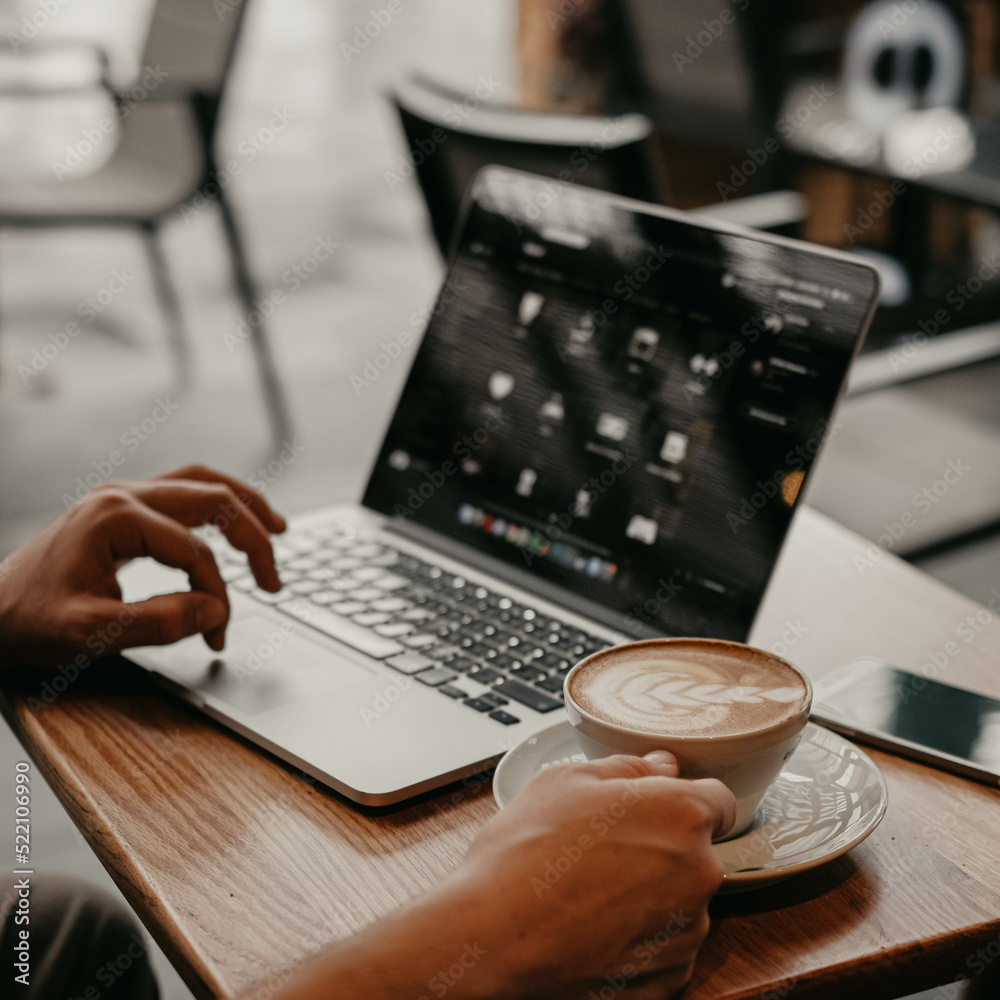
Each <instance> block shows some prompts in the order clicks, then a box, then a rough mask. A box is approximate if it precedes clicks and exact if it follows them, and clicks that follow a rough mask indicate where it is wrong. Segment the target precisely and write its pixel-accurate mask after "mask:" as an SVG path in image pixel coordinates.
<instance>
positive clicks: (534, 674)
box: [510, 663, 546, 682]
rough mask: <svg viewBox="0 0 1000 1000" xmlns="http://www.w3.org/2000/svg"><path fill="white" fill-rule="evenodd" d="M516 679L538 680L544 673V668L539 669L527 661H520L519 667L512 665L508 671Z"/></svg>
mask: <svg viewBox="0 0 1000 1000" xmlns="http://www.w3.org/2000/svg"><path fill="white" fill-rule="evenodd" d="M510 672H511V673H512V674H513V675H514V676H515V677H517V678H518V680H522V681H529V682H532V681H540V680H542V679H543V678H544V677H545V676H546V674H545V671H544V670H539V669H538V668H537V667H532V666H529V665H528V664H527V663H522V664H521V666H519V667H512V668H511V671H510Z"/></svg>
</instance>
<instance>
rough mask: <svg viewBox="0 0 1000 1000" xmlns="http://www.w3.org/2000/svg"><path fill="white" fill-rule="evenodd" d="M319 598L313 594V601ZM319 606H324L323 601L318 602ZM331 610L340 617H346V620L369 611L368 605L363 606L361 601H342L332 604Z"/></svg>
mask: <svg viewBox="0 0 1000 1000" xmlns="http://www.w3.org/2000/svg"><path fill="white" fill-rule="evenodd" d="M317 597H319V594H313V596H312V600H313V601H315V600H316V598H317ZM317 603H318V604H322V601H317ZM330 610H331V611H335V612H336V613H337V614H338V615H344V617H345V618H350V617H351V615H360V614H361V612H362V611H367V610H368V605H367V604H362V603H361V601H340V602H339V603H337V604H331V605H330Z"/></svg>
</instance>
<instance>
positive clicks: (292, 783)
mask: <svg viewBox="0 0 1000 1000" xmlns="http://www.w3.org/2000/svg"><path fill="white" fill-rule="evenodd" d="M866 546H867V543H865V542H863V541H862V540H861V539H859V538H858V537H856V536H854V535H852V534H850V533H849V532H847V531H846V530H845V529H843V528H841V527H839V526H837V525H835V524H834V523H833V522H831V521H828V520H827V519H825V518H824V517H822V516H821V515H819V514H817V513H816V512H814V511H812V510H809V509H804V510H802V511H801V513H800V515H799V517H798V519H797V521H796V524H795V526H794V528H793V531H792V535H791V537H790V539H789V542H788V545H787V546H786V548H785V551H784V553H783V555H782V559H781V563H780V565H779V567H778V570H777V572H776V574H775V578H774V582H773V584H772V587H771V590H770V592H769V594H768V596H767V599H766V602H765V606H764V608H763V610H762V613H761V616H760V618H759V621H758V625H757V627H756V628H755V630H754V634H753V636H752V641H753V642H755V643H756V644H757V645H761V646H770V645H772V644H773V643H776V642H781V641H786V642H788V643H789V648H788V652H787V655H788V656H789V658H791V659H792V660H793V661H795V662H797V663H798V664H799V665H801V666H802V667H803V668H805V669H806V670H807V671H808V672H809V673H810V674H811V675H812V676H813V677H818V676H820V675H821V674H823V673H824V672H825V671H827V670H829V669H830V668H832V667H835V666H837V665H838V664H841V663H843V662H845V661H847V660H848V659H850V658H852V657H855V656H858V655H860V654H872V655H875V656H879V657H882V658H884V659H886V660H888V661H889V662H892V663H896V664H898V665H900V666H903V667H908V668H911V669H920V668H921V666H922V665H923V664H924V663H925V662H926V661H927V659H928V656H929V654H932V653H934V654H939V653H940V652H941V651H943V650H945V649H946V648H948V649H952V650H954V651H955V655H953V656H948V654H947V653H945V654H944V655H945V656H946V658H947V659H948V661H949V662H948V665H947V667H946V669H945V670H944V672H943V674H942V675H941V676H942V678H943V679H944V680H946V681H954V682H956V683H959V684H965V685H969V686H973V687H976V688H979V689H981V690H983V691H985V692H988V693H991V694H993V695H1000V623H998V621H997V620H996V619H995V617H994V616H993V615H990V614H989V613H987V612H981V619H980V623H978V624H977V626H976V627H977V628H978V629H979V631H978V633H977V634H976V635H975V637H974V640H973V641H970V642H967V641H965V639H964V638H963V637H962V636H961V635H960V634H959V632H958V631H957V629H958V628H959V626H960V625H961V623H962V622H963V621H965V620H966V619H967V618H968V616H970V615H972V616H975V614H976V613H977V611H980V608H979V606H978V605H976V604H975V603H974V602H972V601H970V600H968V599H966V598H964V597H962V596H960V595H958V594H956V593H955V592H953V591H951V590H949V589H948V588H946V587H944V586H942V585H940V584H938V583H936V582H935V581H934V580H932V579H930V578H929V577H927V576H925V575H924V574H922V573H920V572H919V571H918V570H916V569H914V568H912V567H911V566H909V565H907V564H906V563H903V562H901V561H900V560H898V559H896V558H895V557H893V556H891V555H889V554H885V555H882V556H881V558H879V559H878V560H877V561H875V562H874V563H873V564H871V565H869V566H867V568H859V564H858V563H856V560H857V559H858V558H864V553H865V550H866ZM998 586H1000V579H998ZM998 606H1000V602H998ZM795 633H799V634H800V635H799V638H798V639H795V638H794V636H795ZM783 636H784V639H783ZM948 643H954V644H955V645H954V646H951V647H947V646H946V644H948ZM97 670H98V668H97V667H94V668H91V671H89V672H88V673H92V676H91V677H88V678H87V688H86V689H85V688H84V687H83V686H80V685H75V686H74V688H73V689H72V690H71V691H69V692H67V693H66V694H64V695H62V696H61V697H60V698H59V699H58V700H57V701H56V703H55V704H54V705H53V706H51V707H49V708H46V709H45V710H44V711H41V712H39V713H38V714H37V715H33V714H32V713H31V712H30V711H29V710H28V709H27V707H26V705H25V702H24V699H23V695H21V694H16V693H12V692H10V691H8V692H7V696H6V711H7V715H8V718H9V720H10V721H11V723H12V725H13V726H14V727H15V729H16V730H17V732H18V734H19V736H20V738H21V739H22V740H23V741H24V743H25V745H26V746H27V748H28V751H29V752H30V754H31V756H32V758H33V759H34V760H35V762H36V763H37V765H38V767H39V768H40V769H41V771H42V772H43V773H44V774H45V776H46V778H47V779H48V780H49V782H50V783H51V784H52V786H53V788H54V789H55V790H56V792H57V794H58V795H59V798H60V799H61V800H62V802H63V804H64V805H65V806H66V808H67V809H68V810H69V813H70V815H71V816H72V817H73V819H74V821H75V822H76V823H77V825H78V826H79V827H80V829H81V830H82V831H83V833H84V835H85V836H86V837H87V839H88V841H89V843H90V844H91V846H92V847H93V849H94V850H95V851H96V852H97V854H98V856H99V857H100V859H101V861H102V862H103V863H104V865H105V866H106V867H107V869H108V870H109V871H110V873H111V874H112V876H113V877H114V879H115V880H116V882H117V883H118V885H119V886H120V887H121V889H122V891H123V892H124V894H125V896H126V897H127V898H128V900H129V901H130V903H131V904H132V905H133V906H134V907H135V909H136V911H137V912H138V914H139V916H140V917H141V918H142V920H143V921H144V923H145V924H146V926H147V927H148V928H149V930H150V931H151V932H152V934H153V936H154V937H155V938H156V940H157V941H158V942H159V944H160V945H161V946H162V947H163V949H164V950H165V951H166V953H167V954H168V955H169V956H170V958H171V959H172V960H173V962H174V963H175V964H176V965H177V967H178V969H179V970H180V972H181V974H182V975H183V976H184V978H185V979H186V980H187V982H188V984H189V985H190V987H191V988H192V990H193V991H194V992H195V994H196V995H198V996H199V997H223V996H232V995H233V994H236V993H238V992H239V991H240V990H242V989H244V988H245V987H247V986H249V985H250V984H251V983H252V982H254V981H255V980H259V979H267V978H268V977H273V976H274V975H275V974H276V973H278V972H279V971H280V970H283V969H287V968H288V967H289V966H294V965H296V964H298V963H299V962H300V961H302V959H303V957H304V956H305V955H306V954H308V953H309V952H311V951H314V950H316V949H317V948H320V947H321V946H323V945H324V944H326V943H327V942H330V941H333V940H337V939H340V938H343V937H345V936H347V935H350V934H352V933H353V932H355V931H356V930H358V928H360V927H362V926H364V925H365V924H367V923H369V922H370V921H372V920H374V919H376V918H378V917H379V916H381V915H382V914H385V913H387V912H389V911H390V910H392V909H393V908H394V907H397V906H399V905H400V904H401V903H402V902H403V901H404V900H406V899H407V898H409V897H411V896H413V895H415V894H417V893H419V892H420V891H421V890H423V889H426V888H427V887H428V886H430V885H432V884H433V883H434V882H436V881H437V880H438V879H440V878H442V877H443V876H444V875H445V874H446V873H447V872H448V871H450V870H451V869H452V868H454V867H455V865H456V864H457V863H458V860H459V859H460V858H461V856H462V854H463V852H464V850H465V847H466V845H467V844H468V842H469V840H470V839H471V838H472V837H474V836H475V834H476V830H477V829H478V828H479V827H480V826H481V825H482V823H483V822H485V821H486V820H487V819H488V818H489V817H490V816H491V815H492V814H493V813H494V811H495V809H496V807H495V805H494V803H493V797H492V795H491V792H490V788H489V784H488V782H474V783H470V784H467V785H466V787H463V788H460V789H458V790H455V789H451V790H448V791H447V792H445V793H442V794H440V795H438V796H433V797H428V798H426V799H424V800H423V801H421V802H419V803H416V804H412V805H409V806H408V807H406V808H404V809H399V810H396V811H393V812H382V813H374V812H370V811H367V812H366V811H361V810H359V809H357V808H356V807H354V806H352V805H351V804H349V803H347V802H346V801H344V800H343V799H341V798H339V797H337V796H336V795H335V794H333V793H331V792H328V791H327V790H325V789H324V788H322V787H319V786H317V785H315V784H313V783H311V782H310V781H306V780H303V778H302V776H301V775H300V774H297V773H296V772H294V771H293V770H292V769H291V768H289V767H287V766H285V765H283V764H282V763H280V762H278V761H276V760H275V759H273V758H271V757H269V756H267V755H265V754H264V753H262V752H260V751H258V750H256V749H255V748H253V747H251V746H250V745H249V744H247V743H245V742H243V741H242V740H240V739H239V738H237V737H235V736H233V735H231V734H229V733H227V732H226V731H225V730H223V729H222V728H220V727H218V726H216V725H215V724H213V723H212V722H210V721H208V720H206V719H205V718H203V717H201V716H200V715H198V714H197V713H196V712H194V711H192V710H190V709H188V708H187V707H185V706H184V705H181V704H179V703H175V702H174V701H172V700H170V699H169V698H167V697H166V696H164V695H162V694H160V693H158V692H156V691H154V690H152V689H149V688H147V687H146V686H145V683H144V681H142V680H141V679H140V678H139V677H137V676H136V674H135V673H134V672H125V673H123V672H122V671H121V669H120V668H119V669H117V670H116V669H114V668H113V667H112V668H109V669H108V670H107V671H105V672H104V673H103V674H98V673H97ZM872 756H873V757H874V758H875V760H876V761H877V762H878V764H879V766H880V767H881V768H882V771H883V773H884V774H885V777H886V780H887V782H888V784H889V790H890V796H891V798H890V804H889V810H888V813H887V815H886V817H885V819H884V821H883V822H882V825H881V826H880V827H879V828H878V830H876V831H875V833H874V834H873V835H872V836H871V837H870V838H869V839H868V840H867V841H866V842H865V843H864V844H862V845H861V846H860V847H858V848H857V849H855V850H854V851H853V852H851V853H850V854H849V855H847V856H846V857H844V858H841V859H839V860H837V861H835V862H833V863H831V864H829V865H827V866H825V867H823V868H821V869H818V870H817V871H815V872H811V873H806V874H804V875H800V876H798V877H796V878H794V879H791V880H790V881H787V882H785V883H783V884H781V885H778V886H774V887H772V888H770V889H764V890H761V891H759V892H756V893H750V894H748V895H745V896H730V897H726V898H719V899H717V900H716V902H715V903H714V904H713V915H714V920H713V922H712V929H711V933H710V936H709V938H708V941H707V942H706V944H705V947H704V949H703V951H702V953H701V956H700V959H699V961H698V965H697V968H696V971H695V975H694V980H693V982H692V984H691V986H690V988H689V990H688V993H687V994H686V995H687V997H690V998H703V997H726V998H743V997H754V996H758V995H760V994H762V993H765V991H771V992H770V993H767V996H768V997H769V998H770V1000H774V998H777V997H781V996H785V995H786V994H788V993H789V992H792V991H793V995H794V997H795V998H802V1000H806V998H809V997H814V996H820V995H824V996H837V997H841V996H850V997H852V1000H863V998H865V997H872V998H874V997H879V998H884V997H894V996H900V995H902V994H904V993H907V992H910V991H912V990H915V989H918V988H923V987H930V986H934V985H938V984H940V983H944V982H950V981H952V980H953V979H954V978H955V977H956V976H959V975H962V974H963V973H965V974H968V972H969V970H968V968H967V966H966V959H967V958H968V956H970V954H973V953H974V952H975V950H976V949H977V948H979V947H982V946H984V945H986V944H988V942H989V941H990V940H994V941H995V940H996V939H997V938H998V935H1000V864H998V858H1000V846H998V842H997V840H998V836H1000V792H998V790H996V789H991V788H987V787H986V786H984V785H980V784H976V783H973V782H970V781H964V780H962V779H960V778H957V777H952V776H950V775H947V774H944V773H941V772H938V771H935V770H932V769H930V768H926V767H922V766H920V765H918V764H914V763H909V762H907V761H904V760H901V759H897V758H895V757H892V756H889V755H886V754H883V753H877V752H873V753H872ZM997 967H998V968H1000V963H998V965H997ZM277 982H278V980H274V979H272V980H271V986H272V987H273V986H275V985H277Z"/></svg>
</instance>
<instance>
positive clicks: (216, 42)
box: [142, 0, 248, 100]
mask: <svg viewBox="0 0 1000 1000" xmlns="http://www.w3.org/2000/svg"><path fill="white" fill-rule="evenodd" d="M247 3H248V0H156V5H155V7H154V8H153V14H152V18H151V20H150V25H149V32H148V34H147V36H146V45H145V48H144V49H143V54H142V68H143V69H145V68H146V67H157V66H158V67H160V69H162V70H163V72H164V73H165V74H166V80H165V85H164V87H163V88H162V90H159V89H158V90H157V92H156V93H155V94H152V95H151V96H153V97H156V96H157V95H159V96H161V97H166V96H170V97H176V96H177V95H178V94H181V95H184V96H188V95H191V94H199V95H201V96H203V97H207V98H209V99H211V98H215V99H216V100H218V99H219V98H220V97H221V95H222V89H223V86H224V84H225V81H226V74H227V73H228V71H229V66H230V63H231V61H232V57H233V51H234V49H235V46H236V39H237V36H238V35H239V30H240V26H241V24H242V21H243V15H244V12H245V10H246V6H247Z"/></svg>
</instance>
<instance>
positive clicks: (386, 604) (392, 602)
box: [372, 597, 410, 613]
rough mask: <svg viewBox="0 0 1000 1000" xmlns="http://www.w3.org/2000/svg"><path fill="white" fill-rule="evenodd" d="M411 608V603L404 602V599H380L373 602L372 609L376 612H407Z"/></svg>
mask: <svg viewBox="0 0 1000 1000" xmlns="http://www.w3.org/2000/svg"><path fill="white" fill-rule="evenodd" d="M409 606H410V602H409V601H404V600H403V598H402V597H380V598H379V599H378V600H377V601H372V607H373V608H374V609H375V610H376V611H389V612H393V613H395V612H396V611H406V610H407V609H408V608H409Z"/></svg>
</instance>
